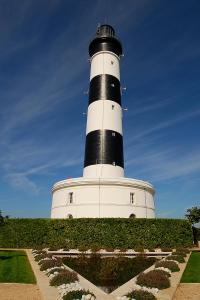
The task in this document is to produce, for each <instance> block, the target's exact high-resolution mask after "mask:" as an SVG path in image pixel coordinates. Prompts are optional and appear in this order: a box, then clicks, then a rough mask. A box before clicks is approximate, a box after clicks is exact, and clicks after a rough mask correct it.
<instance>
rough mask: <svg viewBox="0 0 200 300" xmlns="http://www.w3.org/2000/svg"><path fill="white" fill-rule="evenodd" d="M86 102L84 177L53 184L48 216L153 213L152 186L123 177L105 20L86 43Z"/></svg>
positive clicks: (114, 58)
mask: <svg viewBox="0 0 200 300" xmlns="http://www.w3.org/2000/svg"><path fill="white" fill-rule="evenodd" d="M89 55H90V57H91V71H90V89H89V104H88V112H87V127H86V144H85V160H84V170H83V177H80V178H73V179H67V180H62V181H59V182H57V183H55V184H54V186H53V189H52V192H53V200H52V210H51V217H52V218H129V217H136V218H154V217H155V207H154V194H155V190H154V188H153V186H152V185H151V184H150V183H148V182H145V181H142V180H137V179H131V178H125V177H124V157H123V132H122V107H121V88H120V65H119V63H120V57H121V55H122V46H121V43H120V41H119V40H118V39H117V38H116V37H115V32H114V29H113V28H112V27H111V26H110V25H101V26H100V27H99V28H98V30H97V33H96V37H95V38H94V39H93V40H92V41H91V43H90V45H89Z"/></svg>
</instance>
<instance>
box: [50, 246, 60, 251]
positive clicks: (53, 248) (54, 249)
mask: <svg viewBox="0 0 200 300" xmlns="http://www.w3.org/2000/svg"><path fill="white" fill-rule="evenodd" d="M58 250H59V249H58V247H49V249H48V251H58Z"/></svg>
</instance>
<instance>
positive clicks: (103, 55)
mask: <svg viewBox="0 0 200 300" xmlns="http://www.w3.org/2000/svg"><path fill="white" fill-rule="evenodd" d="M99 74H109V75H113V76H115V77H116V78H118V79H119V80H120V70H119V57H118V56H117V55H115V54H114V53H112V52H105V51H101V52H98V53H97V54H95V55H94V56H93V57H92V59H91V69H90V80H91V79H92V78H93V77H95V76H97V75H99Z"/></svg>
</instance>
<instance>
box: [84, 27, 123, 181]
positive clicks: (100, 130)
mask: <svg viewBox="0 0 200 300" xmlns="http://www.w3.org/2000/svg"><path fill="white" fill-rule="evenodd" d="M121 54H122V46H121V43H120V42H119V40H118V39H117V38H116V37H115V32H114V29H113V28H112V27H111V26H109V25H102V26H100V27H99V28H98V30H97V34H96V37H95V38H94V39H93V40H92V41H91V43H90V45H89V55H90V59H91V70H90V89H89V104H88V115H87V129H86V146H85V160H84V172H83V176H84V177H90V178H93V177H100V178H109V177H111V178H116V177H123V176H124V158H123V135H122V108H121V88H120V67H119V63H120V56H121Z"/></svg>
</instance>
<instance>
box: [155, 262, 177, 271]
mask: <svg viewBox="0 0 200 300" xmlns="http://www.w3.org/2000/svg"><path fill="white" fill-rule="evenodd" d="M155 267H156V268H159V267H163V268H168V269H169V270H171V271H172V272H178V271H180V268H179V266H178V265H177V263H175V262H174V261H167V260H162V261H158V262H157V263H156V264H155Z"/></svg>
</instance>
